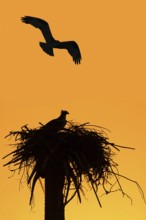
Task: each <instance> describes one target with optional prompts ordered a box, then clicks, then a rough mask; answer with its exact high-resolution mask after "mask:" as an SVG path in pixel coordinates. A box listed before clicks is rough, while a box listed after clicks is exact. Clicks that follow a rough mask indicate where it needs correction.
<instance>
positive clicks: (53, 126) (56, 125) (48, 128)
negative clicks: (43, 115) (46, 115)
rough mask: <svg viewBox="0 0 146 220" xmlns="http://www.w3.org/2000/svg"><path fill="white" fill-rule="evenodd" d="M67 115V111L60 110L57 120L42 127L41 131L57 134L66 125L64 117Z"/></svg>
mask: <svg viewBox="0 0 146 220" xmlns="http://www.w3.org/2000/svg"><path fill="white" fill-rule="evenodd" d="M67 114H69V112H68V111H64V110H61V114H60V116H59V117H58V118H56V119H53V120H51V121H49V122H48V123H47V124H45V125H44V126H43V130H44V131H45V132H57V131H60V130H62V129H63V128H64V127H65V125H66V123H67V120H66V115H67Z"/></svg>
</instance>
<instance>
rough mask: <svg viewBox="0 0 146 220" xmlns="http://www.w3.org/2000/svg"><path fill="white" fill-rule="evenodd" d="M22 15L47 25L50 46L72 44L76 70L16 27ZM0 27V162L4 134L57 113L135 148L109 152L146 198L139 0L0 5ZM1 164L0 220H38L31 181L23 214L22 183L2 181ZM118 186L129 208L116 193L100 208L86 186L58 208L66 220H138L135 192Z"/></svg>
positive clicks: (27, 28) (143, 214) (145, 31)
mask: <svg viewBox="0 0 146 220" xmlns="http://www.w3.org/2000/svg"><path fill="white" fill-rule="evenodd" d="M25 15H30V16H35V17H39V18H42V19H45V20H46V21H48V22H49V24H50V27H51V30H52V33H53V35H54V38H55V39H57V40H60V41H65V40H75V41H76V42H77V43H78V44H79V46H80V50H81V53H82V62H81V65H75V64H74V63H73V61H72V58H71V56H70V55H69V54H68V53H67V51H65V50H54V53H55V56H54V57H50V56H48V55H47V54H45V53H44V52H43V51H42V50H41V48H40V47H39V41H44V39H43V36H42V34H41V32H40V31H39V30H38V29H35V28H34V27H32V26H31V25H26V24H24V23H22V22H21V17H22V16H25ZM0 26H1V27H0V36H1V41H0V50H1V65H0V68H1V80H0V102H1V109H0V113H1V129H0V131H1V134H0V143H1V144H0V145H1V154H0V156H1V158H2V157H3V156H5V155H6V154H8V153H9V152H11V151H12V150H13V148H11V147H10V146H9V144H10V143H11V142H12V140H8V139H4V137H5V136H6V135H7V134H8V133H9V131H11V130H19V129H20V127H21V126H22V125H24V124H29V126H30V127H33V128H34V127H37V126H38V123H39V122H42V123H44V124H45V123H47V122H48V121H49V120H51V119H53V118H56V117H58V116H59V114H60V110H61V109H64V110H67V111H69V112H70V114H69V115H68V116H67V118H68V120H73V121H75V122H80V123H84V122H91V123H92V124H96V125H99V126H103V127H106V128H108V129H109V130H110V131H111V132H108V137H109V140H110V141H111V142H114V143H116V144H119V145H124V146H129V147H133V148H135V150H126V149H122V150H121V152H119V153H118V152H116V153H118V154H117V155H116V156H115V161H116V162H117V163H118V164H119V171H120V173H121V174H123V175H125V176H127V177H129V178H131V179H133V180H136V181H138V183H139V184H140V185H141V187H142V189H143V191H144V193H145V195H146V172H145V169H146V1H145V0H139V1H135V0H126V1H125V0H122V1H121V0H119V1H117V0H114V1H113V0H110V1H109V0H104V1H98V0H91V1H83V0H80V1H79V0H74V1H67V0H61V1H59V0H58V1H56V0H54V1H50V0H41V1H38V0H35V1H34V0H31V1H30V0H25V1H18V0H13V1H9V2H8V1H2V3H1V13H0ZM9 159H10V158H9ZM7 161H8V159H5V160H0V166H1V174H0V175H1V181H0V195H1V196H0V204H1V210H0V211H1V214H0V217H1V219H4V220H9V219H11V220H20V219H21V220H26V219H27V220H41V219H42V220H43V219H44V195H43V192H42V189H41V187H40V185H39V183H37V185H36V189H35V207H34V208H33V209H32V210H31V207H30V206H29V196H30V191H29V189H28V187H27V186H26V182H24V184H23V185H22V186H20V185H19V180H20V175H18V174H17V173H16V174H15V175H14V176H13V177H12V178H10V177H11V173H10V171H9V170H8V167H3V164H4V163H6V162H7ZM121 184H122V187H123V190H124V191H125V192H126V193H128V194H129V196H130V197H131V198H132V199H133V205H131V202H130V200H129V199H128V198H127V197H126V196H125V197H123V196H122V195H121V193H119V192H117V193H113V194H110V195H105V196H102V197H100V201H101V203H102V206H103V208H100V207H99V205H98V203H97V201H96V199H95V197H94V194H93V192H92V191H90V189H88V188H87V189H88V191H87V193H86V198H83V199H82V204H79V202H78V201H77V198H75V199H74V200H73V201H72V202H71V203H70V204H69V205H67V206H66V220H80V219H83V220H89V219H90V220H97V219H102V220H117V219H118V220H122V219H124V220H131V219H132V220H145V219H146V204H145V203H144V201H143V200H142V198H141V196H140V193H139V191H138V188H137V186H136V185H135V184H134V183H132V182H129V181H127V180H122V179H121ZM99 196H100V194H99Z"/></svg>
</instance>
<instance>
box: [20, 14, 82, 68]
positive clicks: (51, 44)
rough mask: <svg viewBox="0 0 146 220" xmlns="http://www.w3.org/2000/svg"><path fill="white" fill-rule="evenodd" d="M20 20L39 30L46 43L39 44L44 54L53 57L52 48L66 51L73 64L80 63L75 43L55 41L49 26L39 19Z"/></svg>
mask: <svg viewBox="0 0 146 220" xmlns="http://www.w3.org/2000/svg"><path fill="white" fill-rule="evenodd" d="M21 20H22V22H24V23H26V24H31V25H32V26H34V27H35V28H39V29H40V30H41V32H42V34H43V36H44V38H45V40H46V42H40V47H41V48H42V49H43V51H44V52H46V53H47V54H49V55H50V56H54V52H53V48H58V49H66V50H67V51H68V52H69V54H70V55H71V56H72V58H73V61H74V62H75V64H79V63H80V62H81V53H80V49H79V46H78V44H77V43H76V42H75V41H64V42H60V41H58V40H55V39H54V37H53V36H52V33H51V30H50V27H49V24H48V23H47V22H46V21H44V20H42V19H40V18H35V17H31V16H25V17H22V18H21Z"/></svg>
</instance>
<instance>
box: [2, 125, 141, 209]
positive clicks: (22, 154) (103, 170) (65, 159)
mask: <svg viewBox="0 0 146 220" xmlns="http://www.w3.org/2000/svg"><path fill="white" fill-rule="evenodd" d="M43 127H44V125H42V124H41V125H40V126H39V127H38V128H35V129H30V128H29V127H28V126H27V125H25V126H23V127H21V130H20V131H11V132H10V133H9V134H8V135H7V136H6V137H11V136H13V137H15V144H14V147H15V150H14V151H12V152H11V153H9V154H8V155H6V156H5V157H4V158H6V157H7V156H10V155H11V156H12V159H11V160H10V161H9V162H8V163H6V164H5V165H4V166H7V165H8V166H9V168H10V170H11V171H12V172H15V171H17V170H18V172H19V174H20V173H21V174H22V177H23V176H24V173H25V174H26V175H27V183H28V185H29V186H30V187H31V196H30V204H31V202H32V197H33V191H34V187H35V184H36V181H37V180H38V179H39V178H40V177H42V178H45V175H46V173H47V172H48V167H49V164H58V166H60V164H61V166H63V167H64V175H65V182H64V188H63V195H64V205H66V204H67V203H68V202H69V201H71V200H72V199H73V197H74V196H75V195H76V194H77V196H78V199H79V201H80V202H81V195H80V194H81V192H82V193H83V194H84V190H83V179H85V180H86V181H87V182H88V183H89V184H90V185H91V188H92V189H93V191H94V193H95V196H96V198H97V201H98V203H99V205H100V206H101V203H100V200H99V197H98V195H97V191H98V187H99V186H102V189H103V190H104V193H105V194H108V193H110V192H114V191H121V192H122V194H123V195H126V196H128V195H127V194H126V193H124V191H123V189H122V187H121V184H120V181H119V178H120V177H123V178H126V179H128V180H130V181H132V182H135V183H136V184H137V186H138V187H139V189H140V192H141V195H142V197H143V198H144V195H143V191H142V189H141V188H140V186H139V184H138V183H137V182H136V181H133V180H131V179H129V178H127V177H125V176H122V175H120V174H119V172H118V168H117V166H118V164H117V163H116V162H114V160H113V157H114V155H115V153H114V151H119V150H120V148H121V147H122V146H119V145H115V144H114V143H110V142H109V140H108V138H107V135H106V133H105V129H103V128H101V127H98V126H91V125H90V124H89V123H85V124H78V123H73V122H68V123H67V125H66V127H65V128H64V129H63V130H61V131H59V132H56V133H53V132H52V133H51V132H50V133H46V132H44V129H43ZM123 148H124V147H123ZM125 148H128V147H125ZM131 149H132V148H131ZM11 165H13V169H12V168H11ZM58 170H59V169H58ZM21 171H22V172H21ZM25 177H26V176H25ZM83 177H84V178H83ZM111 177H114V183H113V182H111ZM21 179H22V178H21ZM115 185H116V186H117V188H116V189H114V187H115ZM70 190H73V191H71V192H73V193H72V194H71V196H69V194H70V193H69V192H70ZM128 197H129V196H128ZM129 198H130V197H129ZM130 199H131V198H130Z"/></svg>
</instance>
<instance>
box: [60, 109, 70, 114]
mask: <svg viewBox="0 0 146 220" xmlns="http://www.w3.org/2000/svg"><path fill="white" fill-rule="evenodd" d="M67 114H69V112H68V111H66V110H61V115H67Z"/></svg>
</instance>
